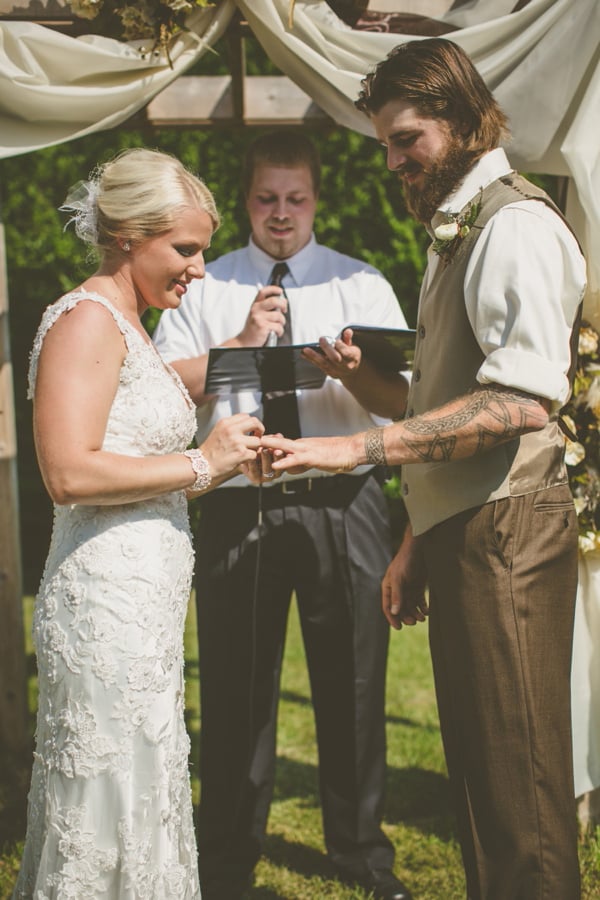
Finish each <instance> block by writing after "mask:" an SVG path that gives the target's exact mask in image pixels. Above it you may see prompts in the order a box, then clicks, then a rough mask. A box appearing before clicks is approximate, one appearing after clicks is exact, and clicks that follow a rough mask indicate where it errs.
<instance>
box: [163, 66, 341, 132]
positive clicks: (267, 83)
mask: <svg viewBox="0 0 600 900" xmlns="http://www.w3.org/2000/svg"><path fill="white" fill-rule="evenodd" d="M243 86H244V98H243V99H244V102H243V116H242V118H241V119H240V118H238V117H236V115H235V108H234V102H233V86H232V78H231V76H230V75H187V76H186V75H184V76H182V77H181V78H177V79H176V81H174V82H172V83H171V84H170V85H169V86H168V87H167V88H165V90H164V91H162V92H161V93H160V94H158V95H157V96H156V97H155V98H154V100H152V101H151V102H150V103H149V104H148V106H147V107H146V117H147V121H148V123H149V124H150V125H156V126H159V125H163V126H168V127H177V126H199V125H232V124H240V125H241V124H243V125H272V126H275V125H306V124H309V123H310V124H330V123H331V119H330V118H329V117H328V116H327V115H326V114H325V113H324V112H323V110H322V109H321V108H320V107H318V106H317V104H316V103H314V101H313V100H312V98H311V97H309V95H308V94H305V93H304V91H302V90H301V89H300V88H299V87H298V86H297V85H296V84H294V82H293V81H291V79H289V78H287V77H286V76H285V75H246V76H245V78H244V80H243Z"/></svg>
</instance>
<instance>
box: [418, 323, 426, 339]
mask: <svg viewBox="0 0 600 900" xmlns="http://www.w3.org/2000/svg"><path fill="white" fill-rule="evenodd" d="M419 337H420V338H424V337H425V326H424V325H419Z"/></svg>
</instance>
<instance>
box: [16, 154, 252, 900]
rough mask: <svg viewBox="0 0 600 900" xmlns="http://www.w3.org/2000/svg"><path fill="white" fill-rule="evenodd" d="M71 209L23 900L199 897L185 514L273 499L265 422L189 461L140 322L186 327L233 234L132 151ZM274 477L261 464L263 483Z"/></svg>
mask: <svg viewBox="0 0 600 900" xmlns="http://www.w3.org/2000/svg"><path fill="white" fill-rule="evenodd" d="M63 208H64V209H67V210H70V211H71V212H72V214H73V216H72V219H71V221H74V222H75V229H76V232H77V234H78V235H79V237H81V238H82V239H84V240H86V241H88V242H89V243H91V244H92V245H93V246H94V247H95V248H96V249H97V251H98V252H99V255H100V260H101V262H100V267H99V269H98V270H97V272H96V273H95V274H94V275H92V277H91V278H89V279H87V280H86V281H85V282H84V283H83V284H82V285H80V286H79V287H78V288H76V289H75V290H73V291H72V292H70V293H68V294H66V295H65V296H63V297H61V298H60V299H59V300H58V301H57V302H56V303H54V304H53V305H52V306H50V307H48V309H47V310H46V312H45V314H44V316H43V318H42V322H41V325H40V327H39V330H38V333H37V336H36V338H35V343H34V347H33V351H32V355H31V365H30V375H29V379H30V396H31V397H32V398H33V400H34V435H35V443H36V450H37V454H38V460H39V465H40V469H41V472H42V475H43V478H44V483H45V485H46V488H47V490H48V493H49V494H50V496H51V498H52V500H53V501H54V504H55V519H54V528H53V534H52V541H51V546H50V551H49V556H48V559H47V562H46V568H45V571H44V575H43V578H42V583H41V586H40V590H39V594H38V597H37V601H36V609H35V616H34V625H33V632H34V640H35V647H36V654H37V661H38V672H39V710H38V722H37V739H36V752H35V759H34V766H33V776H32V783H31V790H30V794H29V805H28V826H27V838H26V843H25V850H24V856H23V862H22V866H21V871H20V875H19V878H18V881H17V886H16V888H15V892H14V895H13V897H14V898H20V900H22V898H28V900H58V898H60V900H67V898H68V900H87V898H94V900H96V898H98V900H99V898H105V900H117V898H119V900H121V898H123V900H124V898H128V900H134V898H144V900H151V898H155V900H170V898H172V900H188V898H198V897H200V888H199V882H198V873H197V858H196V845H195V838H194V829H193V822H192V805H191V794H190V784H189V774H188V750H189V741H188V737H187V734H186V730H185V726H184V717H183V703H184V683H183V627H184V620H185V615H186V611H187V604H188V599H189V594H190V586H191V574H192V562H193V559H192V545H191V540H190V532H189V527H188V517H187V503H186V495H187V497H191V496H192V497H193V496H195V495H197V494H199V493H203V492H205V491H208V490H210V489H211V488H213V487H215V486H217V485H218V484H220V483H221V482H223V481H224V480H226V479H227V478H229V477H231V476H232V475H233V474H236V473H237V472H239V471H240V470H242V471H244V472H245V474H246V475H247V476H248V477H249V478H251V480H254V481H260V479H261V478H262V475H261V474H260V463H261V460H260V455H259V454H258V452H257V451H258V447H259V437H260V435H261V434H262V432H263V426H262V424H261V423H260V421H259V420H258V419H256V418H254V417H253V416H249V415H236V416H233V417H231V418H230V419H227V420H224V421H222V422H219V423H218V424H217V426H216V427H215V429H214V431H213V432H212V433H211V434H210V435H209V437H208V438H207V440H206V441H205V442H204V444H203V445H202V446H201V447H200V448H197V449H191V450H188V449H186V448H187V447H188V445H189V444H190V442H191V441H192V438H193V435H194V432H195V428H196V423H195V411H194V405H193V403H192V401H191V400H190V397H189V396H188V394H187V391H186V389H185V387H184V386H183V384H182V382H181V381H180V379H179V377H178V376H177V375H176V373H175V372H174V371H173V370H172V369H171V368H170V367H169V366H167V365H165V364H164V363H163V361H162V359H161V358H160V356H159V355H158V353H157V351H156V350H155V349H154V346H153V344H152V343H151V341H150V339H149V337H148V335H147V334H146V331H145V330H144V327H143V325H142V323H141V321H140V316H141V315H142V313H143V312H144V311H145V310H146V309H147V308H148V307H150V306H152V307H156V308H158V309H169V308H174V307H177V306H178V305H179V303H180V301H181V297H182V296H183V294H184V293H185V291H186V289H187V286H188V284H189V283H190V282H191V281H192V279H193V278H202V277H203V275H204V259H203V252H204V251H205V250H206V248H207V247H208V246H209V244H210V240H211V236H212V233H213V231H214V230H215V228H216V227H217V226H218V224H219V220H218V213H217V210H216V208H215V204H214V200H213V197H212V195H211V193H210V192H209V190H208V189H207V188H206V186H205V185H204V184H203V182H201V181H200V180H199V179H198V178H196V177H195V176H194V175H192V174H191V173H190V172H188V171H187V170H186V169H185V168H184V167H183V166H182V165H181V163H180V162H179V161H178V160H176V159H174V158H173V157H170V156H167V155H165V154H163V153H159V152H156V151H150V150H144V149H134V150H128V151H125V152H124V153H122V154H120V155H119V156H117V157H116V158H115V159H114V160H112V161H111V162H109V163H107V164H105V165H104V166H102V167H101V168H100V169H99V170H97V172H96V173H95V175H94V176H93V178H92V179H91V180H90V181H88V182H85V183H82V182H80V183H79V185H77V186H76V188H75V189H74V191H73V192H72V193H71V195H70V197H69V198H68V199H67V203H66V206H65V207H63ZM268 467H269V464H268V461H265V470H266V469H267V468H268Z"/></svg>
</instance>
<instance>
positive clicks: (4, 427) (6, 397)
mask: <svg viewBox="0 0 600 900" xmlns="http://www.w3.org/2000/svg"><path fill="white" fill-rule="evenodd" d="M15 434H16V430H15V410H14V394H13V381H12V366H11V362H10V341H9V332H8V287H7V280H6V254H5V245H4V226H3V225H2V223H1V222H0V617H1V619H2V627H1V628H0V742H1V743H2V747H3V748H4V749H5V750H8V751H10V752H12V753H15V754H22V753H25V752H26V751H27V747H28V736H27V694H26V677H25V643H24V640H23V595H22V586H21V553H20V544H19V505H18V493H17V459H16V455H17V446H16V437H15Z"/></svg>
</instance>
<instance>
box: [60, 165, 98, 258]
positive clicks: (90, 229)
mask: <svg viewBox="0 0 600 900" xmlns="http://www.w3.org/2000/svg"><path fill="white" fill-rule="evenodd" d="M98 193H99V185H98V181H96V180H94V179H90V181H78V182H77V184H74V185H73V187H72V188H70V189H69V193H68V194H67V199H66V200H65V202H64V203H63V205H62V206H59V210H61V211H62V212H70V213H72V215H71V218H70V219H69V220H68V222H67V224H66V225H65V229H66V228H68V227H69V225H70V224H71V222H74V223H75V234H76V235H77V237H78V238H81V240H82V241H85V242H86V243H88V244H93V245H94V246H95V245H96V244H97V241H98Z"/></svg>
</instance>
